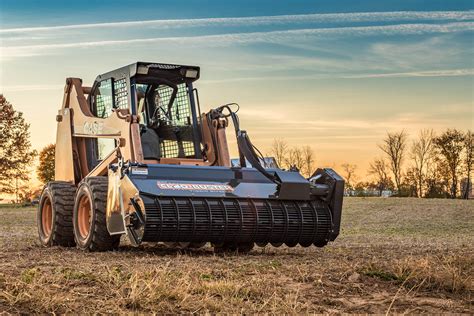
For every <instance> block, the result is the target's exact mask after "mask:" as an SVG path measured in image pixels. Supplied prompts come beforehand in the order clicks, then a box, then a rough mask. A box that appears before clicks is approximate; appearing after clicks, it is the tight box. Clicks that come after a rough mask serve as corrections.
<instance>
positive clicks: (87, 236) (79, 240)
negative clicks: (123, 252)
mask: <svg viewBox="0 0 474 316" xmlns="http://www.w3.org/2000/svg"><path fill="white" fill-rule="evenodd" d="M107 186H108V179H107V177H88V178H85V179H84V180H82V181H81V183H79V187H78V188H77V193H76V199H75V202H74V209H73V226H74V239H75V240H76V245H77V247H78V248H80V249H82V250H87V251H107V250H114V249H117V248H118V246H119V243H120V235H114V236H111V235H110V234H109V232H108V230H107V221H106V206H107Z"/></svg>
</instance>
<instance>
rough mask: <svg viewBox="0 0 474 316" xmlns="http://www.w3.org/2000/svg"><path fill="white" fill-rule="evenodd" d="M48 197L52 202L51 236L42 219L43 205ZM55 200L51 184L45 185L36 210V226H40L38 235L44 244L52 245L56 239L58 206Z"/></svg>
mask: <svg viewBox="0 0 474 316" xmlns="http://www.w3.org/2000/svg"><path fill="white" fill-rule="evenodd" d="M46 199H49V200H50V203H51V233H50V234H49V236H46V235H45V234H44V229H43V221H42V214H43V205H44V202H45V201H46ZM55 206H56V205H55V203H54V200H53V195H52V194H51V189H50V188H49V186H48V185H47V186H45V187H44V188H43V192H41V197H40V201H39V203H38V210H37V212H36V224H37V225H36V226H37V227H38V236H39V240H40V243H41V245H43V246H51V245H52V244H53V239H54V232H55V230H56V207H55Z"/></svg>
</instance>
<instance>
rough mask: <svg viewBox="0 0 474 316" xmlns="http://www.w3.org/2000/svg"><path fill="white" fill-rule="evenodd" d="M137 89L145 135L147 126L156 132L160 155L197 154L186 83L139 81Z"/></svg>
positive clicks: (189, 155)
mask: <svg viewBox="0 0 474 316" xmlns="http://www.w3.org/2000/svg"><path fill="white" fill-rule="evenodd" d="M136 91H137V101H138V107H137V113H138V115H139V122H140V127H141V133H142V138H143V134H144V133H146V132H147V130H148V129H151V130H152V131H149V132H155V133H156V134H157V136H158V138H159V144H160V156H161V158H194V156H195V152H194V137H193V136H194V135H193V120H192V115H191V104H190V100H189V95H188V88H187V86H186V84H184V83H182V84H178V85H175V86H172V85H171V84H165V83H151V84H137V85H136ZM147 136H148V135H147Z"/></svg>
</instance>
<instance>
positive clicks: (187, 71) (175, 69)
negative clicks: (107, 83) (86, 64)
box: [94, 61, 200, 85]
mask: <svg viewBox="0 0 474 316" xmlns="http://www.w3.org/2000/svg"><path fill="white" fill-rule="evenodd" d="M199 75H200V68H199V67H198V66H185V65H173V64H161V63H149V62H141V61H139V62H136V63H134V64H130V65H128V66H124V67H122V68H118V69H116V70H113V71H109V72H107V73H105V74H102V75H99V76H97V78H96V79H95V82H94V85H95V84H96V83H97V82H100V81H102V80H105V79H110V78H113V79H114V80H119V79H123V78H127V77H128V78H130V79H133V78H134V79H135V81H136V82H142V83H146V82H153V81H156V80H157V79H161V80H163V81H165V80H166V81H169V82H172V83H173V84H180V83H191V82H194V81H196V80H197V79H199Z"/></svg>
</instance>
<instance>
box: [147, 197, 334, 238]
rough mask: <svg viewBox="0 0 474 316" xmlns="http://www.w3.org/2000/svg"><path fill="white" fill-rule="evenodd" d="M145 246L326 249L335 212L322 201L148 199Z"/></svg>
mask: <svg viewBox="0 0 474 316" xmlns="http://www.w3.org/2000/svg"><path fill="white" fill-rule="evenodd" d="M143 201H144V202H145V210H146V216H147V219H146V225H145V233H144V235H143V241H166V242H168V241H169V242H173V241H177V242H203V241H208V242H211V243H214V244H222V243H230V244H233V243H234V244H244V243H250V242H256V243H259V244H266V243H272V244H281V243H285V244H286V245H288V246H291V247H292V246H296V245H297V244H300V245H302V246H305V247H307V246H310V245H311V244H317V245H321V244H324V243H326V242H327V240H328V235H329V233H330V231H331V226H332V225H331V211H330V210H329V207H328V206H327V205H325V204H324V203H323V202H321V201H279V200H262V199H232V198H219V199H217V198H184V197H151V196H143Z"/></svg>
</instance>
